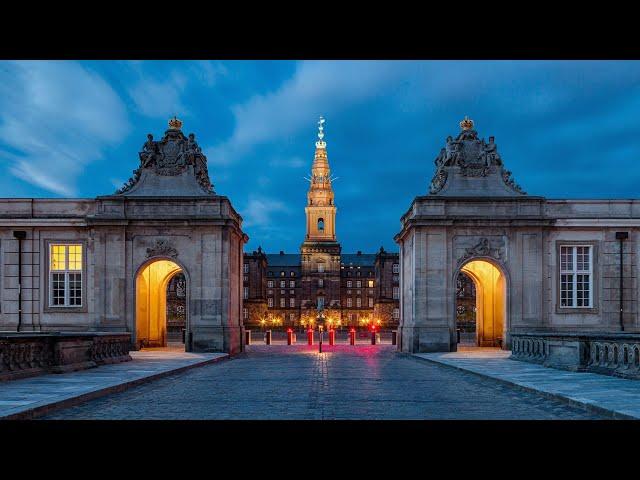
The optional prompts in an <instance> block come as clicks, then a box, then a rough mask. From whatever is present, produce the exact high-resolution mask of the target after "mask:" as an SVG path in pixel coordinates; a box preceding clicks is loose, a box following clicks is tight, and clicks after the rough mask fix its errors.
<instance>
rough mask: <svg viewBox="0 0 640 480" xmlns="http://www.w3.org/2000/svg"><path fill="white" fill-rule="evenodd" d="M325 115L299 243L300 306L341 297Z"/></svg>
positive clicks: (328, 303)
mask: <svg viewBox="0 0 640 480" xmlns="http://www.w3.org/2000/svg"><path fill="white" fill-rule="evenodd" d="M324 123H325V119H324V118H323V117H320V120H319V121H318V141H317V142H316V151H315V156H314V159H313V165H312V166H311V175H310V176H309V177H308V178H307V180H309V184H310V185H309V192H308V193H307V206H306V207H305V209H304V210H305V214H306V218H307V228H306V234H305V239H304V242H303V243H302V246H301V247H300V253H301V267H302V272H301V274H302V290H303V291H302V295H303V304H302V307H303V308H305V307H306V308H308V309H317V308H327V307H331V306H337V304H338V303H339V300H340V251H341V247H340V244H339V243H338V241H337V240H336V210H337V209H336V206H335V203H334V193H333V187H332V185H331V182H332V181H333V180H334V178H333V177H332V176H331V169H330V168H329V160H328V158H327V144H326V142H325V141H324Z"/></svg>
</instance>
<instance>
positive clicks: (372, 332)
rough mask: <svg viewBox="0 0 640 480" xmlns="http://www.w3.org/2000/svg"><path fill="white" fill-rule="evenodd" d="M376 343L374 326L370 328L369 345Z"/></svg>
mask: <svg viewBox="0 0 640 480" xmlns="http://www.w3.org/2000/svg"><path fill="white" fill-rule="evenodd" d="M375 344H376V327H372V328H371V345H375Z"/></svg>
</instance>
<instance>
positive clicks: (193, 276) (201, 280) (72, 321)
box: [0, 118, 248, 353]
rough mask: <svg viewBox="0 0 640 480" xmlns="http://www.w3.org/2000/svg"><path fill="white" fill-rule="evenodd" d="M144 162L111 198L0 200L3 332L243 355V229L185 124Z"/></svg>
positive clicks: (146, 151)
mask: <svg viewBox="0 0 640 480" xmlns="http://www.w3.org/2000/svg"><path fill="white" fill-rule="evenodd" d="M139 157H140V163H139V166H138V168H137V169H136V170H135V171H134V175H133V177H132V178H131V179H130V180H129V181H128V182H127V184H126V185H125V186H124V187H123V188H121V189H120V190H118V191H117V192H116V193H114V194H111V195H105V196H99V197H97V198H91V199H35V198H9V199H7V198H5V199H0V265H1V267H2V268H1V269H0V330H2V331H13V332H16V331H19V332H120V333H127V334H129V335H130V341H131V345H132V346H133V348H140V347H144V346H149V347H154V346H165V345H167V342H168V339H169V337H173V338H176V339H178V340H180V339H181V338H182V333H183V332H182V329H184V341H185V348H186V350H188V351H225V352H230V353H234V352H237V351H239V350H241V349H242V342H241V339H242V316H241V311H242V285H241V281H240V279H241V270H242V263H243V261H242V251H243V245H244V243H245V242H246V241H247V239H248V237H247V236H246V235H245V234H244V233H243V232H242V218H241V217H240V215H238V214H237V213H236V211H235V210H234V208H233V206H232V205H231V202H230V201H229V199H228V198H227V197H224V196H220V195H217V194H216V193H214V191H213V187H212V185H211V181H210V178H209V173H208V170H207V159H206V157H205V156H204V155H203V154H202V151H201V149H200V147H199V146H198V144H197V142H196V140H195V136H194V134H190V135H188V136H185V135H184V134H183V132H182V122H181V121H180V120H178V119H176V118H174V119H172V120H170V121H169V128H168V130H166V132H165V133H164V136H163V137H162V139H161V140H158V141H156V140H154V139H153V136H152V135H151V134H149V135H148V137H147V142H146V143H145V144H144V146H143V149H142V151H141V152H140V154H139Z"/></svg>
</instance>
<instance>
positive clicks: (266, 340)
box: [264, 330, 271, 345]
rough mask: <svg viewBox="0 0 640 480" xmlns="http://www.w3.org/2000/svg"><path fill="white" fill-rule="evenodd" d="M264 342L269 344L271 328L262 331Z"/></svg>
mask: <svg viewBox="0 0 640 480" xmlns="http://www.w3.org/2000/svg"><path fill="white" fill-rule="evenodd" d="M264 343H266V344H267V345H271V330H267V331H266V332H264Z"/></svg>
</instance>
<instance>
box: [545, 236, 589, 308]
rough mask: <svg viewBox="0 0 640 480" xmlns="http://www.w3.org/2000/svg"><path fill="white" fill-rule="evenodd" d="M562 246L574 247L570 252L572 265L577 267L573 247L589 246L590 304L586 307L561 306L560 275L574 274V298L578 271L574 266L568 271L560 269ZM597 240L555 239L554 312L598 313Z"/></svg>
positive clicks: (575, 252) (575, 253) (575, 296)
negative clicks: (571, 252)
mask: <svg viewBox="0 0 640 480" xmlns="http://www.w3.org/2000/svg"><path fill="white" fill-rule="evenodd" d="M562 247H574V250H573V254H572V259H573V262H574V267H577V265H576V264H575V261H576V257H577V249H576V248H575V247H590V253H591V262H590V265H589V266H590V267H591V268H590V272H589V273H588V275H589V276H590V291H589V294H590V301H591V302H590V303H591V305H590V306H588V307H578V306H577V305H573V306H570V307H563V306H561V300H560V298H561V296H560V293H561V292H560V288H561V275H563V274H573V275H574V279H573V286H574V291H573V298H574V300H575V299H576V298H577V291H576V290H575V286H576V284H577V275H578V274H579V273H576V272H577V269H576V268H574V270H573V271H571V272H570V271H568V270H562V268H561V261H560V260H561V252H562ZM598 247H599V242H598V241H595V240H593V241H589V240H558V241H556V266H555V273H556V274H555V279H554V282H555V283H556V286H555V292H556V293H555V294H556V301H555V306H556V313H561V314H562V313H565V314H566V313H569V314H576V313H587V314H596V313H598V302H599V295H598V286H599V276H600V266H599V262H598V252H599V248H598Z"/></svg>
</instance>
